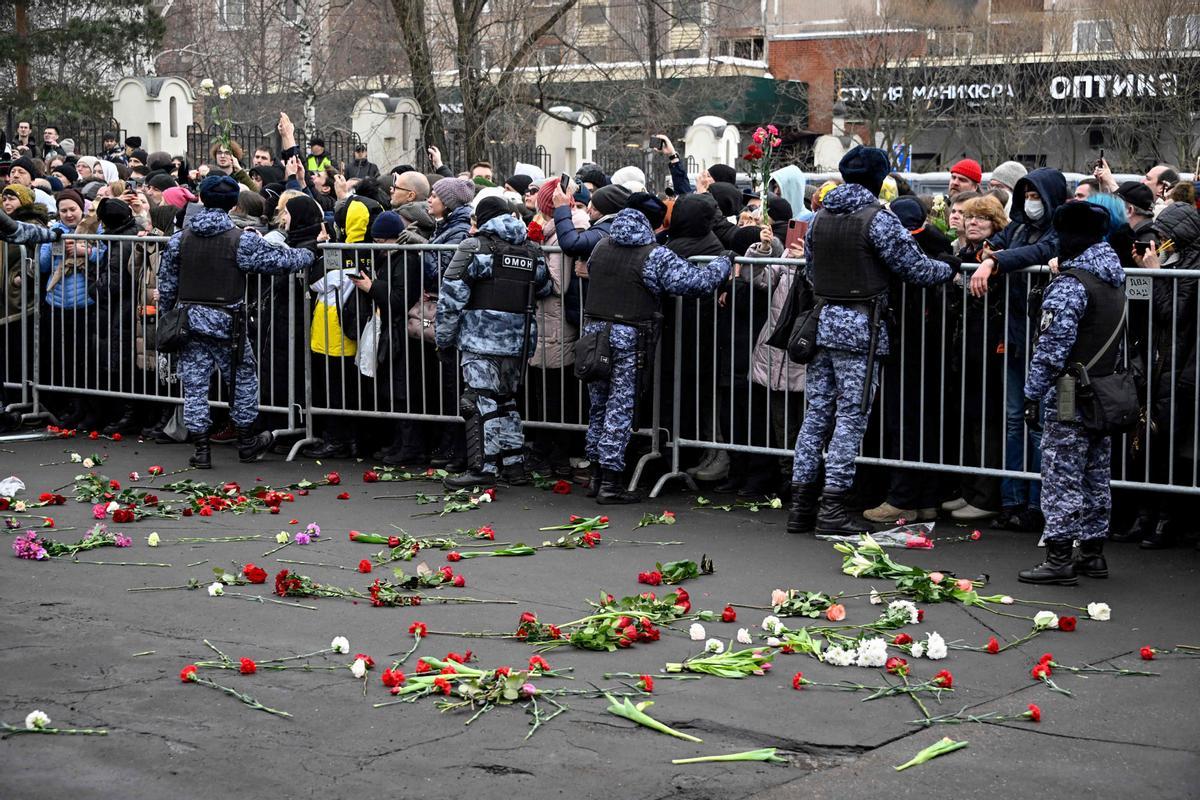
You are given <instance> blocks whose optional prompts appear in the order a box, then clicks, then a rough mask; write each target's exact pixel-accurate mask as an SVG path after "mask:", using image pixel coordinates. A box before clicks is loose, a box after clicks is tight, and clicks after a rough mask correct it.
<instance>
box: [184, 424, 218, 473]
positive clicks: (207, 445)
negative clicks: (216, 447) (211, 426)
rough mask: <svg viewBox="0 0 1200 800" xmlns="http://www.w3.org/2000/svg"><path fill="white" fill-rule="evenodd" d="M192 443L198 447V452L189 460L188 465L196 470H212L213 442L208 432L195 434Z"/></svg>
mask: <svg viewBox="0 0 1200 800" xmlns="http://www.w3.org/2000/svg"><path fill="white" fill-rule="evenodd" d="M192 443H193V444H195V446H196V452H195V453H193V454H192V456H191V458H189V459H188V463H189V464H191V465H192V466H193V467H195V468H196V469H212V442H211V441H210V440H209V438H208V431H205V432H204V433H196V434H193V435H192Z"/></svg>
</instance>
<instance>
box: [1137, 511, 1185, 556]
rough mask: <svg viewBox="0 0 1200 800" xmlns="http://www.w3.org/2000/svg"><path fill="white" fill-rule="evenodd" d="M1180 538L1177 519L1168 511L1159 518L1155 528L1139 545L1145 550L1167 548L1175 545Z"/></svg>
mask: <svg viewBox="0 0 1200 800" xmlns="http://www.w3.org/2000/svg"><path fill="white" fill-rule="evenodd" d="M1178 539H1179V533H1178V530H1177V526H1176V525H1175V519H1174V517H1173V516H1172V515H1171V514H1170V513H1166V514H1163V515H1162V516H1160V517H1159V518H1158V522H1157V524H1155V526H1154V530H1152V531H1151V532H1150V533H1149V535H1147V536H1146V538H1145V539H1142V542H1141V544H1139V545H1138V547H1140V548H1142V549H1143V550H1166V549H1168V548H1171V547H1174V546H1175V545H1176V543H1177V542H1178Z"/></svg>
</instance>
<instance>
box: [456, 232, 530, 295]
mask: <svg viewBox="0 0 1200 800" xmlns="http://www.w3.org/2000/svg"><path fill="white" fill-rule="evenodd" d="M478 239H479V252H478V255H488V254H490V255H491V256H492V275H491V277H490V278H484V279H482V280H476V281H475V282H474V283H472V284H471V299H470V300H468V301H467V308H468V309H471V310H476V311H479V310H484V311H507V312H509V313H510V314H524V313H525V311H526V308H527V307H528V305H529V301H530V297H531V295H530V291H531V290H532V288H533V282H534V281H535V280H536V279H537V257H538V251H537V249H536V248H535V247H534V246H532V245H530V244H512V243H510V242H506V241H504V240H503V239H500V238H498V237H495V236H488V235H487V234H482V235H480V236H479V237H478Z"/></svg>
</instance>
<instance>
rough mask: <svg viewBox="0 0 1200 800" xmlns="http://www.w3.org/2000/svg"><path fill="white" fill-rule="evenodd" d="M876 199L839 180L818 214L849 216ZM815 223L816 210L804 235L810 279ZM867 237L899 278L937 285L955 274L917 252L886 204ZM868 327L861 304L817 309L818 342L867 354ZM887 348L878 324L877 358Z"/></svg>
mask: <svg viewBox="0 0 1200 800" xmlns="http://www.w3.org/2000/svg"><path fill="white" fill-rule="evenodd" d="M877 201H878V198H877V197H875V195H873V194H871V192H870V190H869V189H866V188H865V187H862V186H859V185H858V184H855V183H844V184H842V185H841V186H838V187H837V188H836V189H833V190H832V191H830V192H829V194H827V195H825V201H824V204H823V206H822V213H827V214H833V215H838V216H840V215H843V214H853V213H854V212H855V211H858V210H859V209H860V208H863V207H865V206H868V205H870V204H871V203H874V202H877ZM820 224H821V214H817V215H816V217H815V218H814V220H813V222H812V224H811V225H809V227H808V233H807V234H806V235H805V237H804V250H805V252H807V253H809V254H810V255H809V258H808V266H807V269H808V276H809V282H810V283H811V282H812V275H813V269H814V267H815V266H816V265H817V264H819V263H821V253H819V252H814V251H813V246H812V237H813V230H814V229H815V228H816V226H817V225H820ZM867 235H868V236H869V237H870V239H871V244H872V245H874V247H875V252H876V254H877V255H878V257H879V258H880V259H882V261H883V263H884V264H886V265H887V268H888V269H889V270H891V271H892V272H894V273H895V274H896V275H897V276H898V277H899V278H900V279H901V280H904V281H907V282H908V283H913V284H916V285H917V286H936V285H937V284H939V283H945V282H946V281H948V280H950V279H951V278H952V277H954V270H953V268H951V267H950V265H949V264H946V263H943V262H941V261H937V260H935V259H932V258H930V257H929V256H927V255H925V254H924V253H923V252H921V247H920V245H918V244H917V240H916V239H914V238H913V237H912V234H910V233H909V232H908V230H907V229H906V228H905V227H904V223H902V222H901V221H900V219H899V218H898V217H897V216H896V215H895V214H893V213H892V212H891V211H890V210H888V209H886V208H885V209H883V210H882V211H880V212H879V213H878V214H876V215H875V216H874V217H873V218H872V219H871V226H870V228H869V229H868V231H867ZM870 328H871V319H870V316H869V315H868V314H867V312H866V311H864V310H861V306H859V307H852V306H845V305H839V304H837V303H829V304H827V305H825V306H824V307H823V308H822V309H821V318H820V320H819V322H818V323H817V344H818V345H820V346H821V347H829V348H832V349H836V350H847V351H849V352H852V353H866V352H867V351H868V349H869V347H870V340H871V332H870ZM888 348H889V343H888V332H887V326H886V325H883V326H881V327H880V331H879V341H878V350H877V351H876V352H877V354H878V355H881V356H882V355H887V353H888V352H889V349H888Z"/></svg>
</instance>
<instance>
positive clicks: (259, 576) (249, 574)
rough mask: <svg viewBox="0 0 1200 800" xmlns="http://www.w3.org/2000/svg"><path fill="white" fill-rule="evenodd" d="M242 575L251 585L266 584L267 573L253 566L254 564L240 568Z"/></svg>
mask: <svg viewBox="0 0 1200 800" xmlns="http://www.w3.org/2000/svg"><path fill="white" fill-rule="evenodd" d="M242 574H243V575H245V576H246V580H248V581H250V582H251V583H266V582H267V571H266V570H265V569H263V568H262V567H259V566H255V565H254V564H247V565H246V566H244V567H242Z"/></svg>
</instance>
